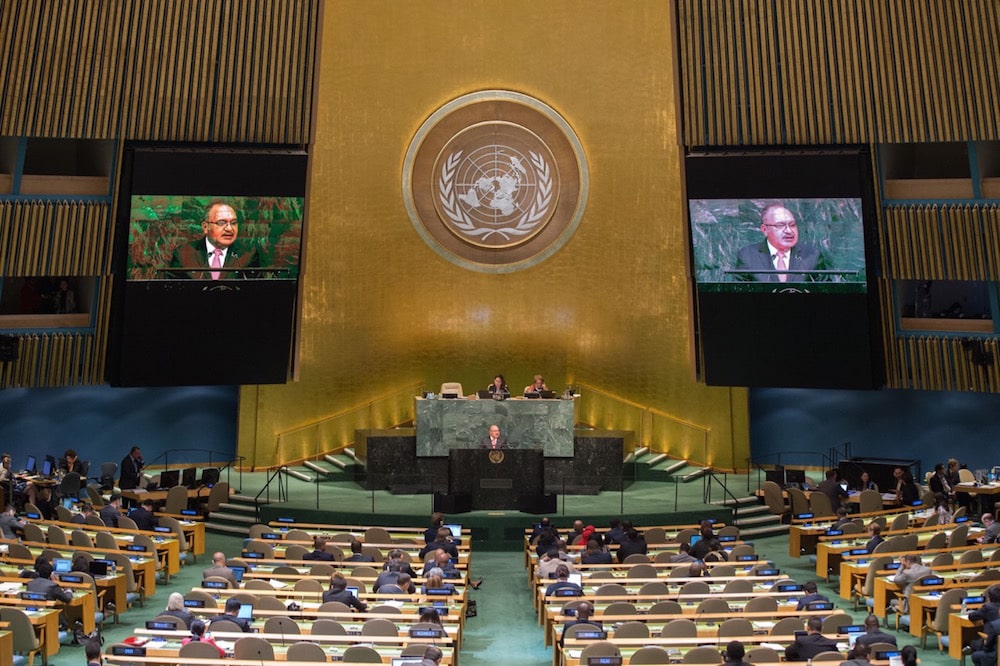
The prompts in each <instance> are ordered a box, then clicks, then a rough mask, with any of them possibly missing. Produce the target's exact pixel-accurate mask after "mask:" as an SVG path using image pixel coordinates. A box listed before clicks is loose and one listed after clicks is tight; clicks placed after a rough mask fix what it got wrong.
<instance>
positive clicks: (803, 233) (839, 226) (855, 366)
mask: <svg viewBox="0 0 1000 666" xmlns="http://www.w3.org/2000/svg"><path fill="white" fill-rule="evenodd" d="M685 177H686V185H687V194H688V201H687V203H688V206H687V212H688V226H689V230H690V239H691V245H690V252H691V276H692V279H693V283H694V285H693V286H694V296H695V311H696V313H697V319H696V322H697V323H696V327H697V329H696V341H697V351H698V363H699V366H698V372H699V375H700V377H701V378H702V379H703V380H704V381H705V382H706V383H707V384H710V385H716V386H750V387H754V386H760V387H789V388H794V387H817V388H876V387H878V386H880V385H881V384H882V383H883V380H882V374H883V371H882V361H881V353H882V352H881V345H880V342H879V341H880V336H879V334H878V312H879V310H878V303H877V299H876V298H875V294H874V292H873V290H871V289H870V285H869V281H870V280H871V279H872V267H875V266H877V265H878V261H877V257H878V252H877V250H878V248H877V243H876V242H875V239H876V237H877V235H876V233H875V225H874V222H875V217H876V213H875V207H874V191H873V186H872V177H871V162H870V158H869V156H868V153H867V149H866V148H865V147H863V146H846V147H833V148H820V147H817V148H795V149H774V148H746V149H741V150H725V151H724V150H706V151H700V152H691V153H689V154H688V155H687V156H686V158H685Z"/></svg>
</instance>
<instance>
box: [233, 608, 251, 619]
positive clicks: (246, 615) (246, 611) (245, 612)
mask: <svg viewBox="0 0 1000 666" xmlns="http://www.w3.org/2000/svg"><path fill="white" fill-rule="evenodd" d="M236 617H238V618H240V619H241V620H252V619H253V604H240V610H239V612H238V613H236Z"/></svg>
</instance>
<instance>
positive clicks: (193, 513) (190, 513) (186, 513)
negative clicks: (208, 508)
mask: <svg viewBox="0 0 1000 666" xmlns="http://www.w3.org/2000/svg"><path fill="white" fill-rule="evenodd" d="M181 515H182V516H197V515H198V512H197V511H195V510H194V509H181Z"/></svg>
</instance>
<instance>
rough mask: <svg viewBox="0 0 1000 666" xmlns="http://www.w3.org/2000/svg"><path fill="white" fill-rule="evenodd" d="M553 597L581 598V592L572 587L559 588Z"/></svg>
mask: <svg viewBox="0 0 1000 666" xmlns="http://www.w3.org/2000/svg"><path fill="white" fill-rule="evenodd" d="M553 595H554V596H557V597H582V596H583V590H577V589H575V588H572V587H561V588H559V589H558V590H556V591H555V592H554V593H553Z"/></svg>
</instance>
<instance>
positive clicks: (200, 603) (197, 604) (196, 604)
mask: <svg viewBox="0 0 1000 666" xmlns="http://www.w3.org/2000/svg"><path fill="white" fill-rule="evenodd" d="M184 607H185V608H204V607H205V600H204V599H185V600H184Z"/></svg>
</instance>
